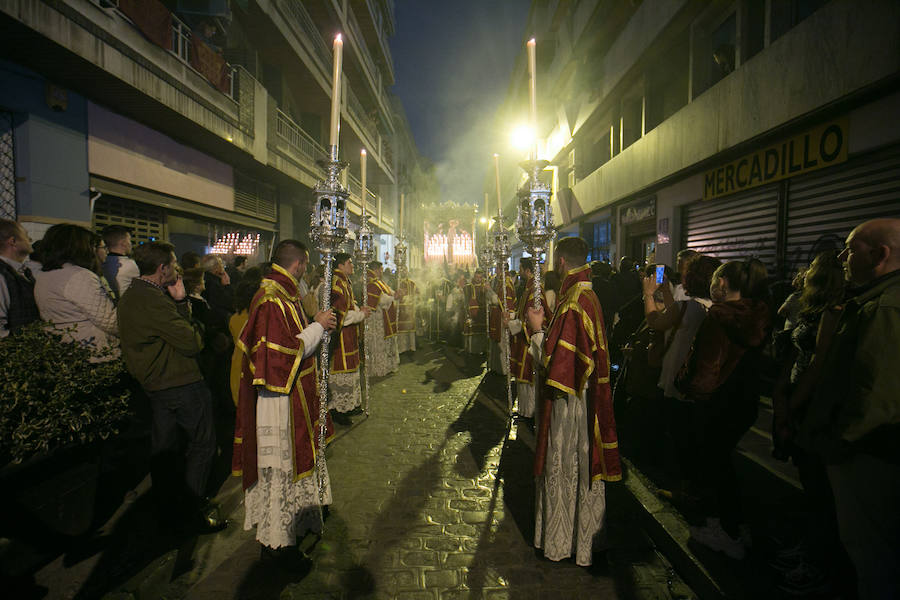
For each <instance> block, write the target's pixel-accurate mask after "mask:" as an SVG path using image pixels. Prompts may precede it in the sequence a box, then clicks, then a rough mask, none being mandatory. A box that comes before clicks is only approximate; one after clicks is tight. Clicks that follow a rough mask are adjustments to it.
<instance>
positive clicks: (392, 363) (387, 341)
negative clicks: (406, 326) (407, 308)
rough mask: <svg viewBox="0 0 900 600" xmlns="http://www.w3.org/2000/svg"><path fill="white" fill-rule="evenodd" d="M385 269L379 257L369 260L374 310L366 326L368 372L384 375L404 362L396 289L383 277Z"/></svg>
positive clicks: (370, 303) (370, 305) (369, 286)
mask: <svg viewBox="0 0 900 600" xmlns="http://www.w3.org/2000/svg"><path fill="white" fill-rule="evenodd" d="M383 272H384V269H383V267H382V264H381V263H380V262H378V261H377V260H375V261H372V262H370V263H369V271H368V275H369V284H368V286H367V288H366V290H367V292H368V304H369V307H370V308H371V309H372V311H373V312H375V313H377V314H376V315H375V317H373V318H372V320H371V321H369V323H370V325H371V326H370V327H366V345H367V346H368V347H369V349H370V352H369V358H371V359H372V364H371V365H366V375H370V376H372V377H383V376H384V375H388V374H389V373H393V372H394V371H396V370H397V368H398V367H399V365H400V355H399V354H398V352H397V303H396V302H394V291H393V290H392V289H391V288H389V287H388V286H387V284H386V283H385V282H384V281H383V280H382V278H381V277H382V274H383Z"/></svg>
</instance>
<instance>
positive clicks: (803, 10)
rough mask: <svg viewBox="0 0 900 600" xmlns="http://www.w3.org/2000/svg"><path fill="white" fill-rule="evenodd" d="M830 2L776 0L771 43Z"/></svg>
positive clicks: (773, 9) (772, 17) (770, 36)
mask: <svg viewBox="0 0 900 600" xmlns="http://www.w3.org/2000/svg"><path fill="white" fill-rule="evenodd" d="M827 1H828V0H776V1H774V2H772V15H771V25H770V29H769V31H770V35H769V43H772V42H774V41H775V40H777V39H778V38H780V37H781V36H782V35H784V34H785V33H787V32H788V30H790V29H791V28H793V27H794V26H796V25H797V24H798V23H799V22H800V21H802V20H803V19H805V18H806V17H808V16H809V15H811V14H813V13H814V12H816V11H817V10H818V9H819V8H820V7H821V6H822V5H823V4H825V2H827Z"/></svg>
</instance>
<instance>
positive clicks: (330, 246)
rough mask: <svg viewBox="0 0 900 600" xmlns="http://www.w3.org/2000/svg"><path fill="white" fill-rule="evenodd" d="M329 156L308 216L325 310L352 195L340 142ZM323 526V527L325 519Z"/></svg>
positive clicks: (320, 453) (322, 399) (322, 388)
mask: <svg viewBox="0 0 900 600" xmlns="http://www.w3.org/2000/svg"><path fill="white" fill-rule="evenodd" d="M328 156H329V158H328V160H320V161H319V166H321V167H322V168H323V169H324V170H325V179H324V180H323V181H321V182H319V183H318V184H317V185H316V187H315V190H314V194H315V200H314V202H313V211H312V214H311V215H310V216H309V221H310V223H309V225H310V227H309V232H310V238H311V239H312V241H313V243H315V245H316V249H317V250H318V251H319V252H320V253H321V254H322V261H323V263H324V266H325V277H324V279H323V284H324V289H323V294H322V297H321V298H320V299H319V300H320V306H321V310H323V311H328V310H331V286H332V285H333V282H332V277H333V275H334V273H333V271H332V264H331V262H332V258H333V257H334V253H335V252H337V250H338V249H339V248H340V247H341V245H343V244H344V243H346V241H347V225H348V222H347V199H348V197H349V193H348V192H347V189H346V188H344V186H343V185H341V181H340V174H341V171H343V170H344V168H345V167H346V166H347V163H344V162H341V161H340V160H338V147H337V146H330V147H329V148H328ZM330 340H331V334H330V333H329V332H328V331H326V332H325V333H324V334H323V335H322V343H321V345H320V350H319V353H320V365H321V368H322V376H321V378H320V379H319V440H318V449H317V453H316V463H317V466H318V474H319V507H320V512H319V515H320V519H321V518H322V511H321V507H322V505H323V504H324V502H325V480H326V477H327V470H326V467H325V432H326V420H327V418H328V374H329V371H330V367H331V365H330V362H329V359H328V345H329V342H330ZM322 526H323V528H324V522H323V523H322Z"/></svg>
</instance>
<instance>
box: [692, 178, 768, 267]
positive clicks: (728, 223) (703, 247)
mask: <svg viewBox="0 0 900 600" xmlns="http://www.w3.org/2000/svg"><path fill="white" fill-rule="evenodd" d="M777 218H778V191H777V188H776V187H774V186H768V187H763V188H758V189H755V190H752V191H750V192H746V193H744V194H736V195H733V196H728V197H727V198H722V199H721V200H713V201H709V202H695V203H694V204H692V205H689V206H686V207H684V209H683V212H682V223H684V226H683V227H682V231H683V232H684V239H683V244H682V247H683V248H690V249H692V250H696V251H698V252H701V253H703V254H708V255H710V256H715V257H716V258H718V259H720V260H722V261H723V262H724V261H728V260H744V259H747V258H751V257H752V258H758V259H759V260H761V261H762V262H763V263H765V265H766V268H768V269H769V272H774V270H775V239H776V222H777Z"/></svg>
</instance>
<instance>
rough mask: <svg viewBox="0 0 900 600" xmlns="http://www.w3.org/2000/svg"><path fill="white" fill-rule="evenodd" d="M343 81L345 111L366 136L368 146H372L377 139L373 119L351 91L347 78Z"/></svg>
mask: <svg viewBox="0 0 900 600" xmlns="http://www.w3.org/2000/svg"><path fill="white" fill-rule="evenodd" d="M344 81H345V82H346V85H345V86H344V90H345V96H346V97H347V111H348V112H349V113H350V115H351V116H352V117H353V118H354V119H355V120H356V122H357V123H358V124H359V126H360V128H361V129H362V131H363V134H364V137H365V138H366V140H365V142H366V143H367V144H369V147H370V148H374V147H375V142H377V141H378V138H377V137H376V136H375V131H376V129H375V121H374V120H373V119H372V118H371V117H369V115H368V113H367V112H366V109H365V108H364V107H363V105H362V102H360V101H359V98H357V97H356V94H355V93H354V92H353V87H352V86H351V85H350V81H349V80H348V79H347V78H344Z"/></svg>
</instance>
